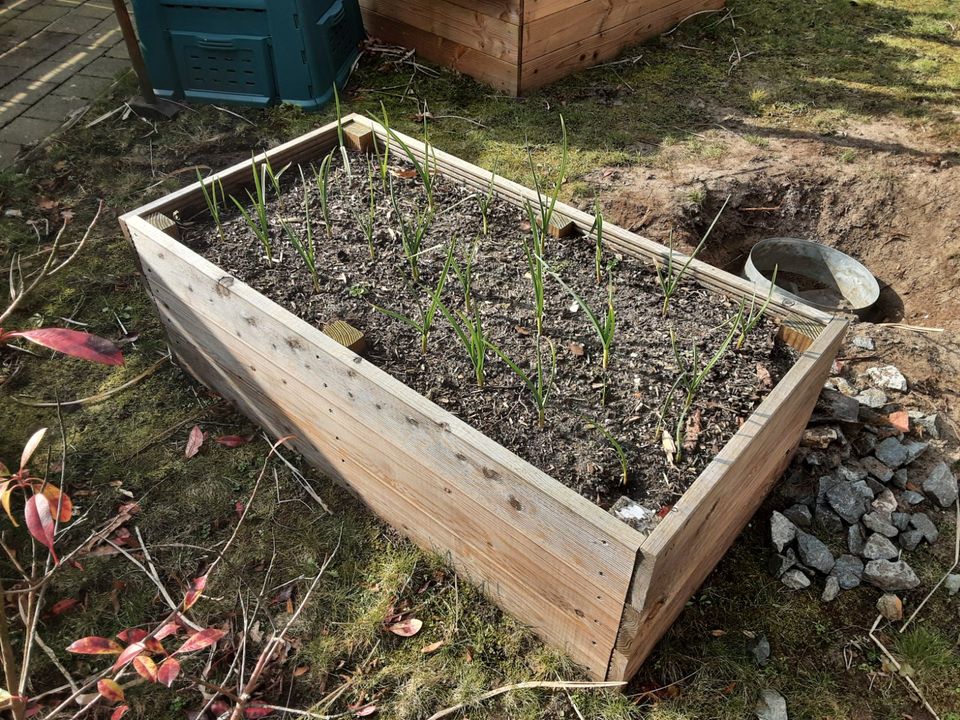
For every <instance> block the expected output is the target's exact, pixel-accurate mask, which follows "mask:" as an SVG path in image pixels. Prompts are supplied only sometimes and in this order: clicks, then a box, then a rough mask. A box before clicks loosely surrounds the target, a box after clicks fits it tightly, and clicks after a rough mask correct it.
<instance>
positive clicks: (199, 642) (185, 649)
mask: <svg viewBox="0 0 960 720" xmlns="http://www.w3.org/2000/svg"><path fill="white" fill-rule="evenodd" d="M224 635H226V633H225V632H224V631H223V630H220V629H219V628H207V629H206V630H201V631H200V632H198V633H197V634H196V635H194V636H193V637H191V638H187V641H186V642H185V643H184V644H183V645H181V646H180V648H179V649H178V650H177V651H176V652H175V653H174V654H179V653H189V652H196V651H197V650H203V648H205V647H210V646H211V645H213V644H214V643H215V642H217V641H218V640H220V638H222V637H223V636H224Z"/></svg>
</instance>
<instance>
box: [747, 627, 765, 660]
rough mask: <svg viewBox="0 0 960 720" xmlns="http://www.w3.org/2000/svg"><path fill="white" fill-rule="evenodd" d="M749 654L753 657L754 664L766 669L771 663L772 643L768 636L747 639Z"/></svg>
mask: <svg viewBox="0 0 960 720" xmlns="http://www.w3.org/2000/svg"><path fill="white" fill-rule="evenodd" d="M747 652H748V653H750V654H751V655H753V660H754V662H756V663H757V665H759V666H760V667H766V666H767V664H768V663H769V662H770V641H769V640H767V636H766V635H759V636H757V637H754V638H748V639H747Z"/></svg>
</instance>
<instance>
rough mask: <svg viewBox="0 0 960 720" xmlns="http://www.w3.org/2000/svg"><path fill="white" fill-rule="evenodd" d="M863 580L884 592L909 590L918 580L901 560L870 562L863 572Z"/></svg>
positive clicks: (918, 582) (915, 585)
mask: <svg viewBox="0 0 960 720" xmlns="http://www.w3.org/2000/svg"><path fill="white" fill-rule="evenodd" d="M863 579H864V580H866V581H867V582H868V583H870V584H871V585H875V586H876V587H878V588H880V589H881V590H884V591H886V592H897V591H899V590H910V589H912V588H915V587H917V585H919V584H920V578H918V577H917V574H916V573H915V572H914V571H913V568H912V567H910V566H909V565H908V564H907V563H905V562H904V561H903V560H896V561H893V560H871V561H870V562H868V563H867V566H866V567H865V568H864V570H863Z"/></svg>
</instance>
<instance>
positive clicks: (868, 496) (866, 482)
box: [850, 477, 884, 502]
mask: <svg viewBox="0 0 960 720" xmlns="http://www.w3.org/2000/svg"><path fill="white" fill-rule="evenodd" d="M850 487H852V488H853V489H854V490H856V491H857V492H858V493H860V494H861V495H862V496H863V498H864V499H865V500H869V501H870V502H873V498H874V497H876V495H877V493H879V492H882V491H883V489H884V486H883V485H882V484H881V483H879V482H877V481H876V480H874V479H873V478H872V477H866V478H864V479H863V480H857V481H856V482H853V483H850Z"/></svg>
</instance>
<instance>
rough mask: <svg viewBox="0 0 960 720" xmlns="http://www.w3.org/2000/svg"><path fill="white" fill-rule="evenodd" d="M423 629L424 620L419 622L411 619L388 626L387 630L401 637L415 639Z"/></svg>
mask: <svg viewBox="0 0 960 720" xmlns="http://www.w3.org/2000/svg"><path fill="white" fill-rule="evenodd" d="M421 628H423V620H417V618H410V619H409V620H402V621H400V622H398V623H393V624H392V625H387V630H389V631H390V632H392V633H393V634H394V635H399V636H400V637H413V636H414V635H416V634H417V633H418V632H420V630H421Z"/></svg>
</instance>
